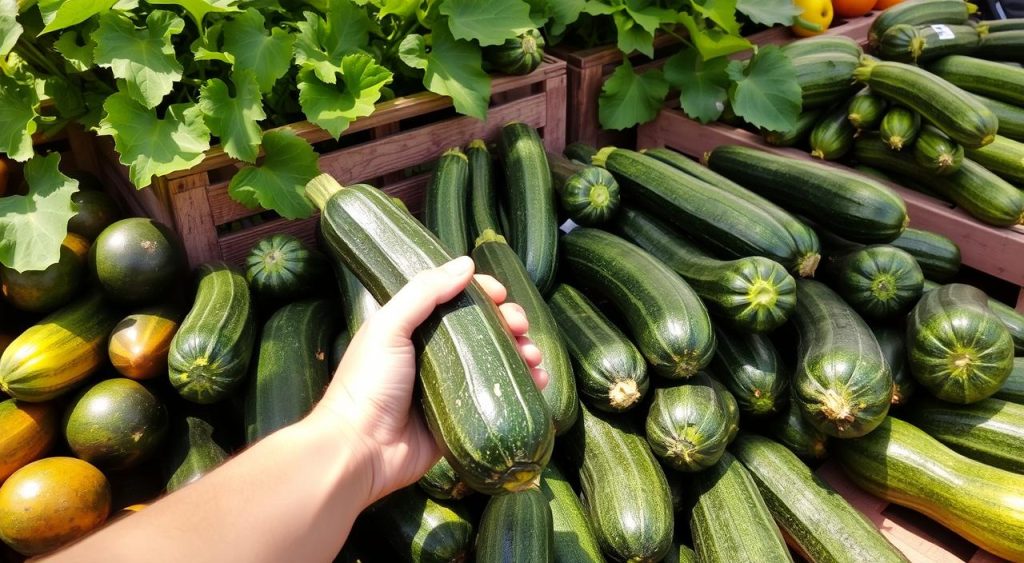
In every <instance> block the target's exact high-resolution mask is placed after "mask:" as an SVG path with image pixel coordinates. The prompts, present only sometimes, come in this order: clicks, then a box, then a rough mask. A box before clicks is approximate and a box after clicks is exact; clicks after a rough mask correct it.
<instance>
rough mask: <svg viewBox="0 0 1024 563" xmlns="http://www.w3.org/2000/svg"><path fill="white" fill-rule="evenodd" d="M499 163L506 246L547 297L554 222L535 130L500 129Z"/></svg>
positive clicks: (552, 198) (555, 251)
mask: <svg viewBox="0 0 1024 563" xmlns="http://www.w3.org/2000/svg"><path fill="white" fill-rule="evenodd" d="M501 160H502V162H504V163H505V188H506V190H508V209H509V212H510V213H509V230H508V231H507V232H508V234H509V235H510V236H509V244H511V245H512V248H513V249H514V250H515V251H516V254H518V255H519V258H520V259H522V261H523V264H524V265H525V266H526V271H527V272H530V279H532V280H533V283H534V284H535V285H536V286H537V289H539V290H540V293H541V295H547V294H548V293H549V292H550V290H551V288H552V287H553V286H554V283H555V269H556V267H557V263H556V262H557V258H558V221H557V216H556V213H555V190H554V187H553V186H552V184H551V170H550V168H549V166H548V158H547V152H546V151H545V150H544V143H543V142H542V141H541V139H540V135H538V134H537V130H536V129H534V128H533V127H530V126H529V125H526V124H525V123H509V124H507V125H505V126H504V127H502V128H501Z"/></svg>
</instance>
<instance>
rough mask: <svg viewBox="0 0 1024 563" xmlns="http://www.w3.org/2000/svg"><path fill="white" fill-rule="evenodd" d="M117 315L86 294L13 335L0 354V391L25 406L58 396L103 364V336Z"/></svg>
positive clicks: (95, 296)
mask: <svg viewBox="0 0 1024 563" xmlns="http://www.w3.org/2000/svg"><path fill="white" fill-rule="evenodd" d="M120 319H121V313H119V312H118V311H117V309H116V308H114V307H112V306H111V305H110V304H109V303H107V302H106V301H105V300H104V299H103V297H102V296H101V295H100V294H99V293H97V292H91V293H89V294H87V295H85V296H84V297H80V298H78V299H76V300H74V301H72V302H71V303H69V304H68V305H65V306H63V307H61V308H60V309H58V310H56V311H54V312H53V313H50V314H49V315H47V316H46V317H44V318H43V319H42V320H41V321H39V322H38V323H36V324H35V325H34V326H32V327H30V328H29V329H28V330H26V331H25V332H23V333H21V334H20V335H18V337H17V338H15V339H14V340H13V341H11V343H10V344H9V345H8V346H7V348H6V349H4V351H3V355H0V392H2V393H3V394H5V395H7V396H8V397H11V398H14V399H18V400H19V401H25V402H29V403H39V402H42V401H48V400H50V399H53V398H55V397H58V396H60V395H62V394H64V393H66V392H68V391H70V390H71V389H73V388H74V387H76V386H77V385H78V384H79V383H81V382H83V381H85V379H86V378H88V377H89V376H90V375H92V374H93V372H95V371H96V370H98V369H99V368H100V367H101V366H102V365H103V363H104V362H105V361H106V359H107V337H108V336H110V331H111V330H113V328H114V326H115V325H117V321H119V320H120Z"/></svg>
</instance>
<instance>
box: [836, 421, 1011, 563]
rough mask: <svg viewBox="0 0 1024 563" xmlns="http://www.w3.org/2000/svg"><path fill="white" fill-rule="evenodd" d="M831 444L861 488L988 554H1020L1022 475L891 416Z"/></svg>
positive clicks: (1005, 556) (1006, 556) (848, 473)
mask: <svg viewBox="0 0 1024 563" xmlns="http://www.w3.org/2000/svg"><path fill="white" fill-rule="evenodd" d="M835 449H836V453H837V454H838V455H837V457H838V459H839V463H840V465H842V467H843V470H844V471H845V472H846V474H847V475H848V476H849V477H850V479H851V480H852V481H853V482H854V483H856V484H857V485H859V486H860V487H861V488H862V489H864V490H866V491H868V492H869V493H871V494H873V495H875V496H877V497H881V498H883V499H885V500H887V501H889V502H893V503H896V504H898V505H901V506H905V507H907V508H910V509H912V510H916V511H918V512H920V513H922V514H924V515H925V516H928V517H930V518H932V519H934V520H936V521H938V522H939V523H940V524H942V525H943V526H945V527H947V528H949V529H950V530H952V531H953V532H954V533H956V534H958V535H960V536H963V537H964V538H966V539H967V540H968V541H970V542H972V543H974V544H975V545H977V546H979V547H981V548H982V549H985V550H986V551H989V552H991V553H992V554H993V555H996V556H998V557H1003V558H1006V559H1010V560H1012V561H1019V560H1021V559H1024V475H1017V474H1016V473H1011V472H1009V471H1006V470H1004V469H998V468H995V467H991V466H988V465H985V464H983V463H980V462H977V461H974V460H971V459H968V458H966V457H964V456H961V455H960V454H958V453H956V452H954V451H953V450H951V449H949V448H947V447H946V446H943V445H942V444H941V443H939V442H938V441H937V440H935V439H934V438H932V437H930V436H928V435H927V434H925V433H924V432H923V431H921V430H920V429H918V428H916V427H914V426H913V425H911V424H909V423H907V422H903V421H902V420H899V419H896V418H893V417H889V418H887V419H886V420H885V422H884V423H882V425H881V426H879V427H878V428H877V429H875V431H874V432H872V433H870V434H868V435H867V436H864V437H861V438H856V439H853V440H840V441H838V442H837V443H836V444H835Z"/></svg>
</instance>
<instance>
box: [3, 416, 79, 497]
mask: <svg viewBox="0 0 1024 563" xmlns="http://www.w3.org/2000/svg"><path fill="white" fill-rule="evenodd" d="M63 406H64V405H62V404H60V403H58V402H52V403H28V402H22V401H17V400H15V399H6V400H0V427H2V428H3V429H4V432H3V436H0V484H2V483H3V482H4V481H6V480H7V478H8V477H10V476H11V475H12V474H13V473H14V472H15V471H17V470H19V469H21V468H22V467H25V466H26V465H28V464H29V463H32V462H33V461H35V460H37V459H40V458H42V457H44V456H46V454H47V452H49V451H50V449H51V448H52V447H53V445H54V444H56V443H57V437H58V436H60V433H61V421H60V419H61V412H60V411H61V410H62V407H63ZM6 510H7V511H10V510H11V509H10V508H9V507H8V508H6ZM9 513H10V512H8V514H9Z"/></svg>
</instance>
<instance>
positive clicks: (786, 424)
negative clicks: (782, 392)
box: [768, 394, 828, 461]
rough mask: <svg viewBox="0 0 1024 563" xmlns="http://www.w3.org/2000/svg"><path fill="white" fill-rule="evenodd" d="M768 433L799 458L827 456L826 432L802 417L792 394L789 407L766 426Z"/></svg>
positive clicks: (809, 458)
mask: <svg viewBox="0 0 1024 563" xmlns="http://www.w3.org/2000/svg"><path fill="white" fill-rule="evenodd" d="M768 434H769V435H770V436H771V437H772V438H774V439H775V440H777V441H778V442H779V443H780V444H782V445H783V446H786V447H787V448H788V449H789V451H791V452H793V453H794V454H796V455H797V456H798V457H800V458H801V459H804V460H807V461H815V460H822V459H825V458H826V457H827V456H828V434H825V433H824V432H822V431H821V430H818V429H817V428H815V427H814V426H813V425H811V423H810V422H808V421H807V419H805V418H804V413H803V411H802V410H801V409H800V404H799V403H797V401H796V400H795V399H793V398H792V394H791V395H790V401H789V408H787V409H786V412H785V413H784V414H783V415H782V416H780V417H778V418H776V419H775V420H773V421H772V423H771V424H770V425H769V426H768Z"/></svg>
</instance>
